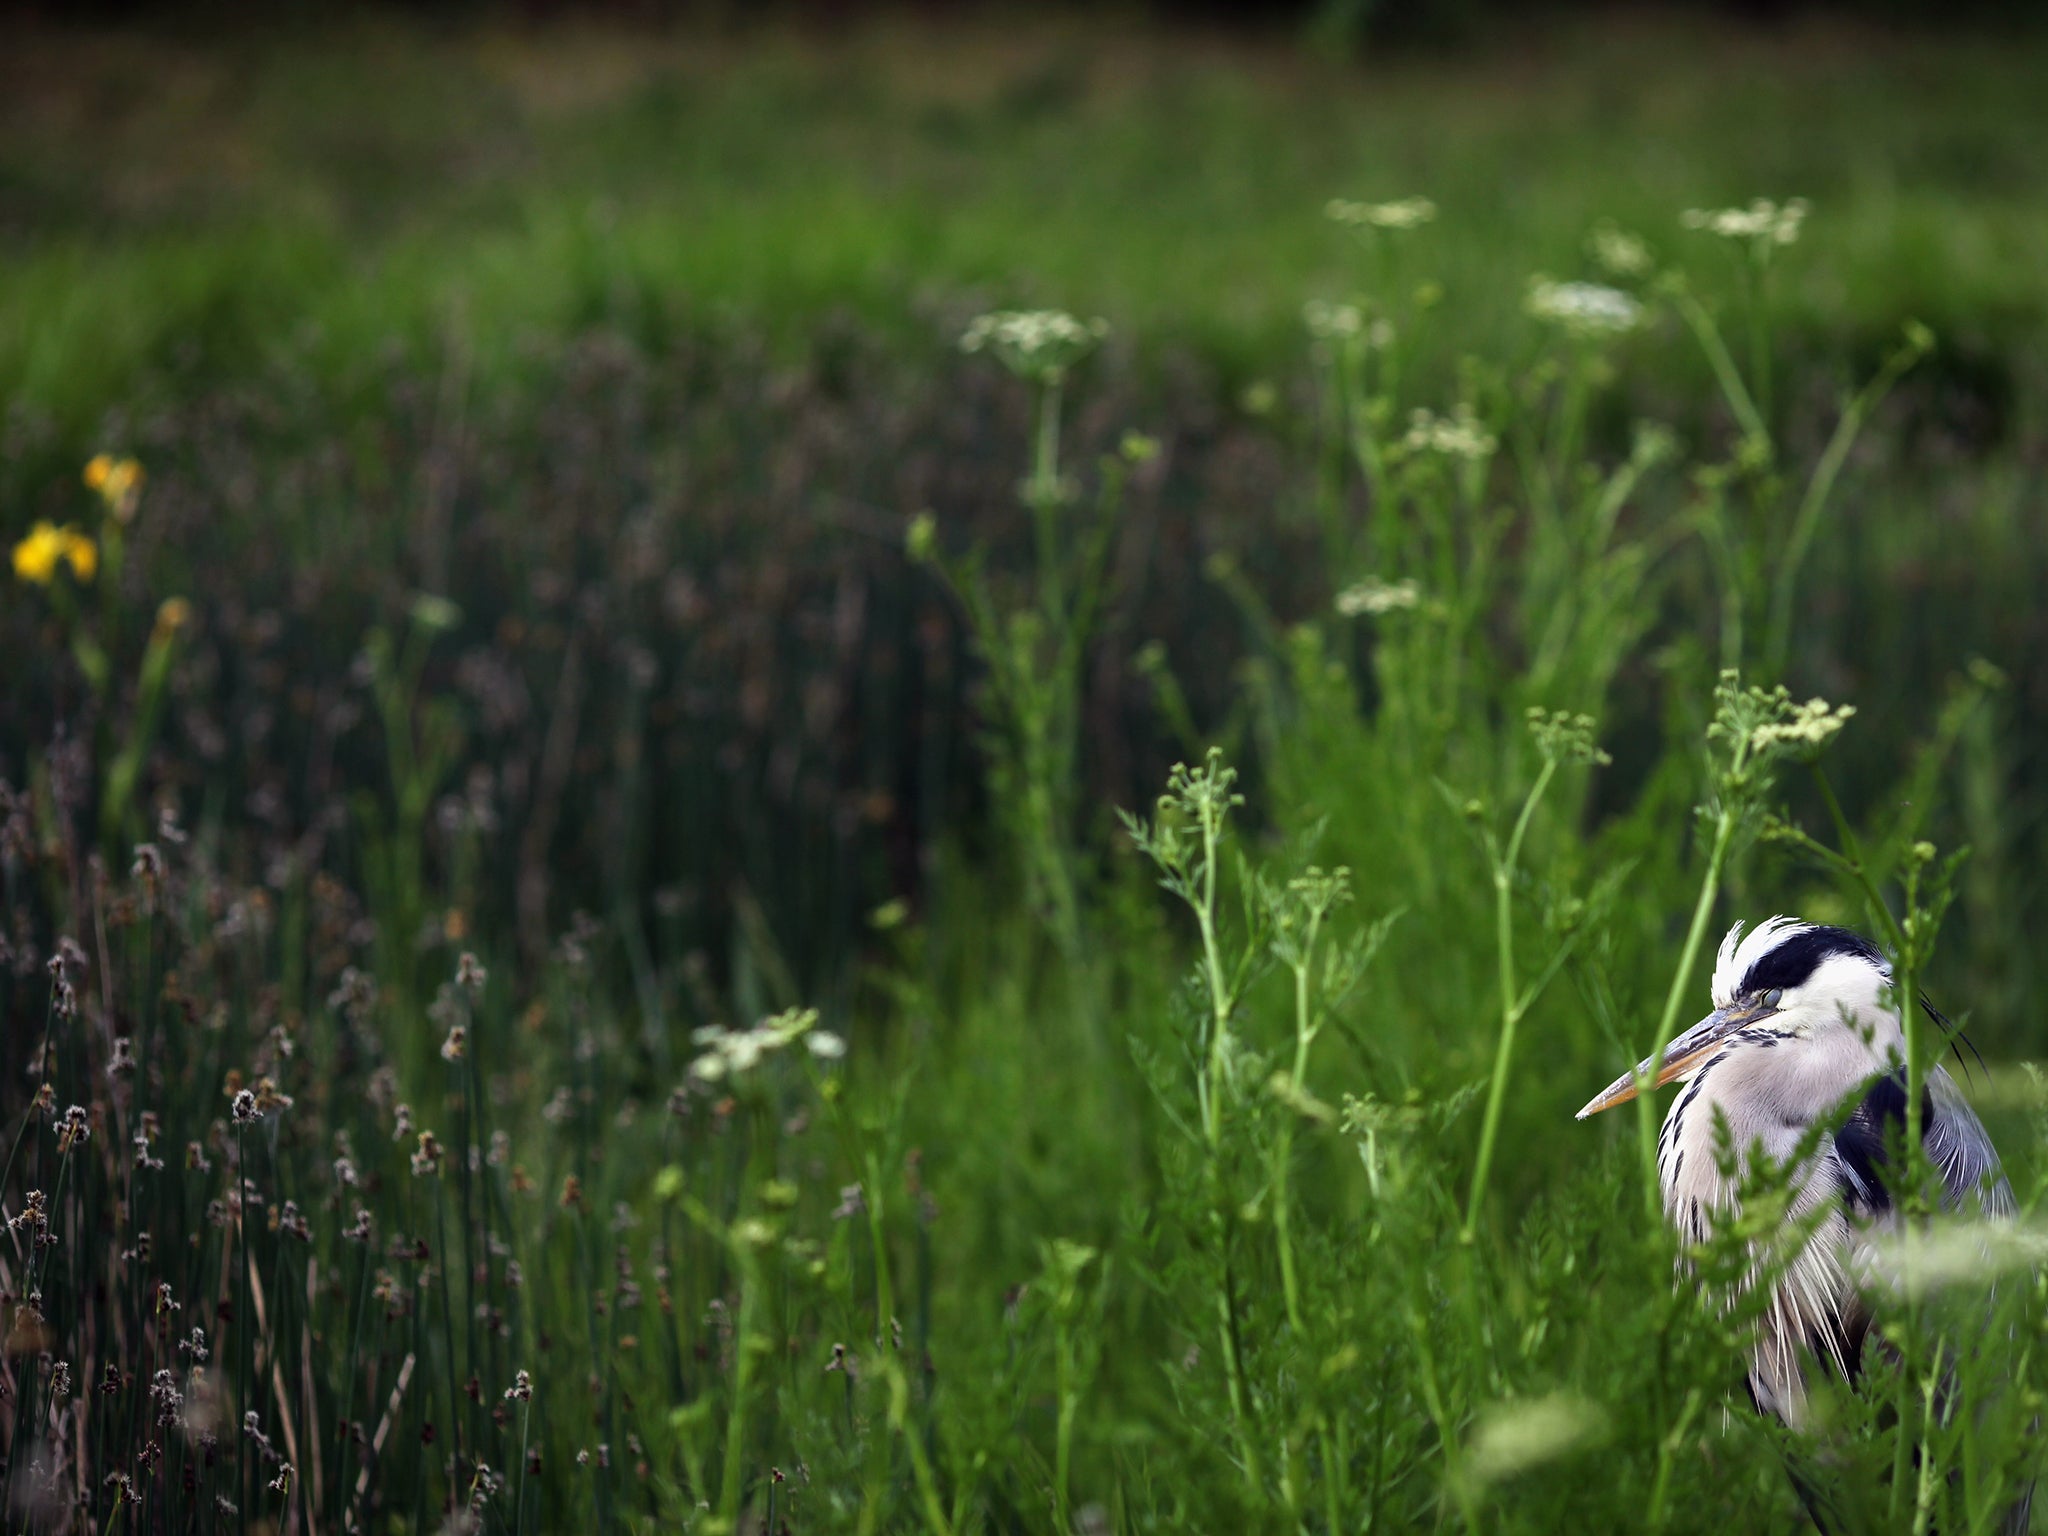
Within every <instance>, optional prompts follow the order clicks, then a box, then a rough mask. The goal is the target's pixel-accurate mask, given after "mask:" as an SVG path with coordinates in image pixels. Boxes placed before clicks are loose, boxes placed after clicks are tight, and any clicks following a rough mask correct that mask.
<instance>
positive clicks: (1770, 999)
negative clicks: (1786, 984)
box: [1758, 987, 1785, 1008]
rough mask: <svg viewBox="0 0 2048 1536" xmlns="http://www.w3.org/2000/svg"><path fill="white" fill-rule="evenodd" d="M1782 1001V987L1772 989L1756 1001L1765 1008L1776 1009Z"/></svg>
mask: <svg viewBox="0 0 2048 1536" xmlns="http://www.w3.org/2000/svg"><path fill="white" fill-rule="evenodd" d="M1784 1000H1785V989H1784V988H1783V987H1773V988H1771V990H1770V991H1768V992H1766V993H1765V994H1764V995H1763V996H1762V997H1761V998H1760V999H1758V1001H1760V1002H1761V1003H1762V1004H1763V1005H1764V1006H1765V1007H1766V1008H1776V1007H1777V1006H1778V1004H1780V1003H1782V1002H1783V1001H1784Z"/></svg>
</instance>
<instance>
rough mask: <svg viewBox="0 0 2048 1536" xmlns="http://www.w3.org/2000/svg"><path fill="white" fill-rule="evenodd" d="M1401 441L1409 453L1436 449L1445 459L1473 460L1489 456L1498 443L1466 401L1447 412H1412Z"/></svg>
mask: <svg viewBox="0 0 2048 1536" xmlns="http://www.w3.org/2000/svg"><path fill="white" fill-rule="evenodd" d="M1401 445H1402V447H1404V448H1406V449H1407V450H1408V451H1409V452H1410V453H1440V454H1442V455H1443V456H1444V457H1445V458H1447V459H1465V460H1468V461H1476V460H1479V459H1484V458H1490V457H1491V456H1492V454H1493V450H1494V449H1495V448H1497V447H1499V446H1500V443H1499V440H1498V439H1497V438H1495V437H1494V435H1493V434H1492V433H1491V432H1489V431H1487V430H1486V428H1485V427H1484V426H1482V425H1480V422H1479V418H1478V416H1476V415H1475V414H1474V413H1473V410H1472V407H1471V406H1470V405H1467V404H1460V405H1459V406H1458V408H1457V410H1456V411H1454V412H1452V413H1451V414H1450V415H1449V416H1439V415H1437V414H1436V413H1435V412H1433V411H1423V410H1418V411H1415V412H1412V413H1411V414H1410V415H1409V417H1408V432H1407V435H1406V436H1405V437H1403V438H1402V439H1401Z"/></svg>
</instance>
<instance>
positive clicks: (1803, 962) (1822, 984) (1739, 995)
mask: <svg viewBox="0 0 2048 1536" xmlns="http://www.w3.org/2000/svg"><path fill="white" fill-rule="evenodd" d="M1891 979H1892V973H1891V967H1890V966H1888V965H1887V964H1886V963H1885V958H1884V956H1883V954H1882V953H1880V952H1879V950H1878V948H1877V946H1876V945H1874V944H1872V943H1871V942H1870V941H1869V940H1868V939H1866V938H1864V937H1863V936H1862V935H1861V934H1856V933H1851V932H1850V931H1849V930H1848V929H1846V928H1829V927H1825V926H1822V925H1820V924H1817V923H1802V922H1798V921H1795V920H1794V919H1792V918H1786V917H1774V918H1771V919H1770V920H1769V921H1768V922H1764V923H1759V924H1758V925H1757V926H1756V927H1755V928H1754V929H1752V930H1751V931H1750V932H1749V933H1748V934H1747V935H1745V934H1744V933H1743V930H1742V924H1740V923H1737V924H1736V925H1735V926H1734V927H1733V928H1730V929H1729V930H1728V936H1727V937H1726V938H1725V939H1723V940H1722V941H1721V950H1720V953H1719V955H1718V956H1717V957H1716V960H1715V965H1714V984H1713V998H1714V1011H1713V1012H1712V1013H1710V1014H1708V1015H1707V1016H1706V1017H1705V1018H1704V1019H1701V1020H1700V1021H1699V1023H1697V1024H1695V1025H1693V1027H1692V1028H1690V1029H1688V1030H1686V1031H1684V1032H1683V1033H1681V1034H1680V1035H1679V1036H1678V1037H1677V1038H1676V1039H1675V1040H1673V1041H1672V1042H1671V1044H1670V1045H1669V1046H1667V1047H1666V1048H1665V1050H1664V1052H1663V1054H1662V1055H1659V1056H1652V1057H1647V1058H1645V1059H1644V1060H1643V1061H1642V1062H1641V1063H1639V1064H1638V1065H1637V1066H1636V1068H1635V1070H1634V1071H1632V1072H1624V1073H1623V1074H1622V1075H1621V1076H1620V1077H1618V1078H1616V1079H1615V1080H1614V1081H1613V1082H1612V1083H1609V1084H1608V1085H1607V1087H1606V1088H1604V1089H1602V1090H1601V1091H1600V1092H1599V1093H1597V1094H1595V1095H1594V1096H1593V1098H1592V1100H1591V1102H1589V1103H1588V1104H1587V1105H1586V1107H1585V1108H1584V1109H1582V1110H1580V1111H1579V1114H1578V1118H1579V1119H1581V1120H1583V1119H1585V1118H1586V1117H1587V1116H1588V1115H1597V1114H1598V1113H1600V1111H1601V1110H1603V1109H1612V1108H1613V1107H1614V1106H1615V1105H1617V1104H1626V1103H1627V1102H1628V1101H1629V1100H1630V1099H1632V1098H1634V1097H1635V1096H1636V1095H1637V1094H1638V1093H1639V1092H1641V1091H1642V1090H1643V1088H1644V1087H1645V1086H1648V1087H1652V1088H1659V1087H1662V1086H1663V1085H1664V1084H1666V1083H1677V1082H1685V1081H1687V1080H1688V1079H1690V1078H1691V1077H1692V1076H1693V1075H1694V1074H1695V1073H1697V1072H1698V1071H1699V1070H1700V1069H1701V1068H1702V1067H1704V1066H1705V1065H1706V1064H1707V1063H1708V1062H1709V1061H1711V1060H1712V1059H1713V1058H1714V1057H1715V1056H1717V1055H1719V1054H1720V1053H1721V1052H1722V1051H1725V1050H1730V1049H1734V1048H1736V1047H1738V1046H1740V1045H1744V1044H1750V1045H1757V1046H1778V1045H1784V1044H1792V1043H1802V1042H1803V1043H1806V1044H1808V1045H1813V1044H1825V1045H1833V1044H1841V1045H1844V1046H1849V1045H1853V1046H1855V1047H1856V1048H1857V1049H1856V1050H1855V1052H1854V1053H1853V1054H1854V1055H1855V1056H1856V1058H1857V1060H1858V1061H1859V1062H1860V1061H1862V1060H1864V1059H1866V1057H1877V1058H1878V1059H1879V1060H1880V1061H1881V1060H1882V1059H1883V1057H1884V1056H1885V1055H1886V1054H1887V1053H1888V1052H1889V1051H1890V1050H1891V1048H1892V1047H1893V1044H1894V1042H1893V1040H1892V1039H1891V1038H1889V1037H1891V1036H1896V1035H1897V1033H1898V1019H1897V1015H1896V1014H1894V1013H1893V1012H1892V1011H1891V1006H1890V1004H1889V1003H1888V1002H1887V1001H1886V997H1885V994H1886V990H1887V989H1888V988H1889V987H1890V985H1891ZM1881 1037H1882V1038H1881Z"/></svg>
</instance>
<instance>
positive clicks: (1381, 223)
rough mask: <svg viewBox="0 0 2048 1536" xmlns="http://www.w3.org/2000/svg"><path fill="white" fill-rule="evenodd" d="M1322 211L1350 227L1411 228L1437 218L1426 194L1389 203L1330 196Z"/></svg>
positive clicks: (1434, 207)
mask: <svg viewBox="0 0 2048 1536" xmlns="http://www.w3.org/2000/svg"><path fill="white" fill-rule="evenodd" d="M1323 213H1324V214H1325V215H1326V216H1327V217H1328V218H1329V219H1330V220H1332V221H1333V222H1334V223H1338V224H1348V225H1350V226H1351V227H1352V228H1353V229H1414V228H1416V227H1418V226H1419V225H1423V224H1427V223H1428V222H1429V221H1430V220H1431V219H1433V218H1435V217H1436V204H1435V203H1432V202H1431V201H1430V200H1429V199H1428V198H1426V197H1403V198H1397V199H1395V200H1394V201H1393V202H1391V203H1357V202H1352V201H1351V200H1350V199H1348V198H1342V197H1333V198H1331V199H1330V201H1329V202H1328V203H1326V204H1325V205H1324V207H1323Z"/></svg>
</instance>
